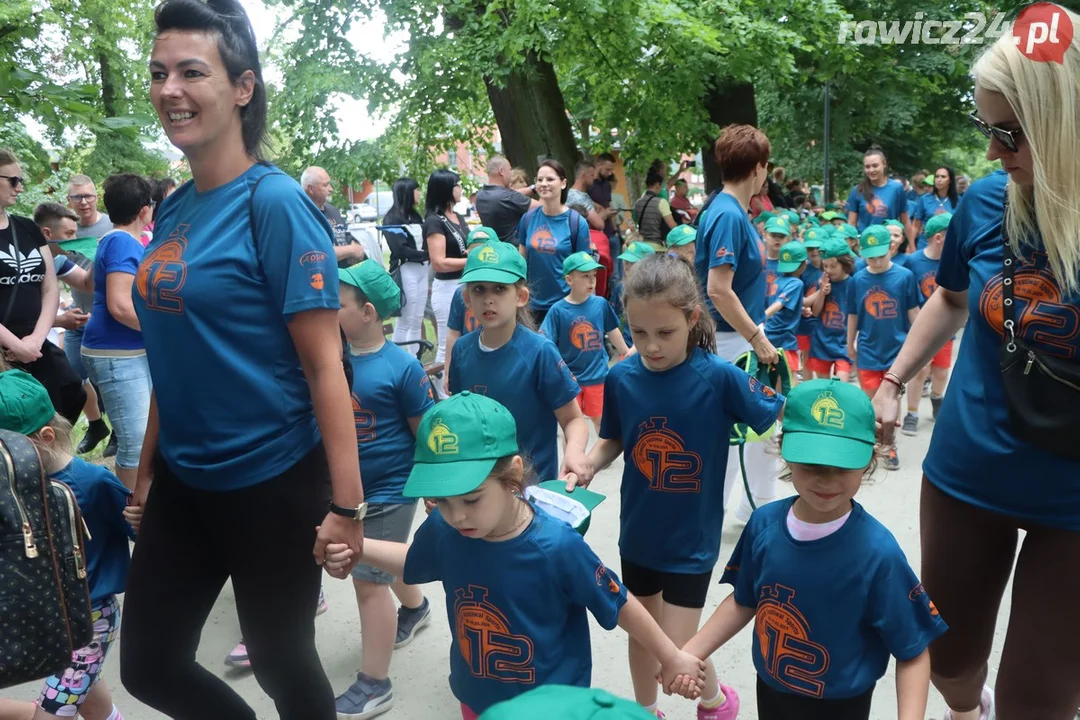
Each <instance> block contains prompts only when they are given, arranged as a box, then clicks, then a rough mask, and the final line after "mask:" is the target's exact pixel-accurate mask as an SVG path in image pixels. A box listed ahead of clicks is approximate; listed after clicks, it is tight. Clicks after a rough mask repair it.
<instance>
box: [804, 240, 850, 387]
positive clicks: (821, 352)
mask: <svg viewBox="0 0 1080 720" xmlns="http://www.w3.org/2000/svg"><path fill="white" fill-rule="evenodd" d="M821 268H822V270H824V275H823V276H822V281H821V286H820V287H821V289H822V291H823V292H824V293H825V300H824V302H823V304H822V306H821V314H820V316H819V318H818V323H817V324H816V325H815V326H814V328H813V331H812V332H811V334H810V357H809V359H808V360H807V361H806V369H807V370H809V371H811V372H813V373H814V377H815V378H825V379H828V378H830V377H832V376H833V373H834V371H835V374H836V377H838V378H840V379H842V380H843V381H844V382H847V381H848V378H849V377H850V374H851V358H849V357H848V355H847V291H848V283H849V282H850V279H851V276H852V274H854V272H855V256H854V255H853V254H852V252H851V248H849V247H848V244H847V242H846V241H845V240H844V239H843V238H840V237H830V238H829V239H827V240H826V241H825V242H824V244H823V245H822V246H821ZM826 281H827V282H826Z"/></svg>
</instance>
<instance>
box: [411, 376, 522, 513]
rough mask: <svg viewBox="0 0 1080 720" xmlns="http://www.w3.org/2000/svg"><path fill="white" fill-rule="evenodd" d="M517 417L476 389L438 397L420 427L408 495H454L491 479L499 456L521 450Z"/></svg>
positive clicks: (430, 496)
mask: <svg viewBox="0 0 1080 720" xmlns="http://www.w3.org/2000/svg"><path fill="white" fill-rule="evenodd" d="M517 453H518V441H517V423H515V422H514V416H513V415H511V414H510V411H509V410H507V409H506V408H505V407H503V406H502V405H500V404H499V403H497V402H495V401H494V400H492V399H491V398H488V397H485V396H483V395H476V394H475V393H471V392H468V391H466V392H461V393H458V394H456V395H451V396H450V397H449V398H447V399H446V400H443V401H442V402H439V403H436V404H435V405H433V406H432V407H431V408H430V409H429V410H428V411H427V412H426V413H424V417H422V418H421V419H420V425H419V427H417V429H416V451H415V452H414V453H413V461H414V464H413V469H412V472H411V473H409V479H408V480H407V481H406V482H405V490H404V491H403V493H402V494H403V495H404V496H405V497H429V498H434V497H454V496H457V495H465V494H466V493H470V492H472V491H473V490H475V489H476V488H478V487H480V485H481V484H482V483H483V482H484V480H486V479H487V476H488V475H490V474H491V469H492V468H493V467H495V463H496V461H498V460H499V458H503V457H506V456H507V455H517Z"/></svg>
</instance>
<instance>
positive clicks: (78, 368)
mask: <svg viewBox="0 0 1080 720" xmlns="http://www.w3.org/2000/svg"><path fill="white" fill-rule="evenodd" d="M82 336H83V331H82V330H65V331H64V355H66V356H67V359H68V363H70V365H71V367H72V369H73V370H74V371H75V372H76V373H77V374H78V376H79V377H80V378H81V379H82V380H86V379H87V378H89V377H90V376H89V375H87V374H86V364H85V363H83V360H82Z"/></svg>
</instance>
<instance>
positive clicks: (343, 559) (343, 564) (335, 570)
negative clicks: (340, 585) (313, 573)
mask: <svg viewBox="0 0 1080 720" xmlns="http://www.w3.org/2000/svg"><path fill="white" fill-rule="evenodd" d="M352 557H353V551H352V549H351V548H350V547H349V546H348V545H346V544H345V543H330V544H328V545H327V546H326V560H325V562H323V568H325V569H326V572H327V574H328V575H330V577H335V578H337V579H338V580H343V579H345V578H346V577H348V576H349V571H350V570H351V569H352V564H353V563H352Z"/></svg>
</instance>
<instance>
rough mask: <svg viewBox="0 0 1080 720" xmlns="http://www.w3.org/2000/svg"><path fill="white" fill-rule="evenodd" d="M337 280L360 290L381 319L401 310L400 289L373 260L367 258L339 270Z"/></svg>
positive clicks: (388, 274)
mask: <svg viewBox="0 0 1080 720" xmlns="http://www.w3.org/2000/svg"><path fill="white" fill-rule="evenodd" d="M338 280H340V281H341V282H343V283H345V284H346V285H352V286H353V287H355V288H360V292H362V293H364V297H366V298H367V299H368V302H369V303H371V304H372V305H373V306H374V307H375V312H377V313H379V317H381V318H388V317H390V316H391V315H393V314H394V313H396V312H397V311H398V310H400V309H401V288H400V287H398V284H397V283H396V282H394V278H393V277H391V276H390V273H388V272H386V270H385V269H384V268H383V266H382V265H380V264H379V263H378V262H376V261H375V260H371V259H370V258H369V259H367V260H364V261H363V262H360V263H358V264H356V265H353V266H352V267H348V268H343V269H341V270H339V271H338Z"/></svg>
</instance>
